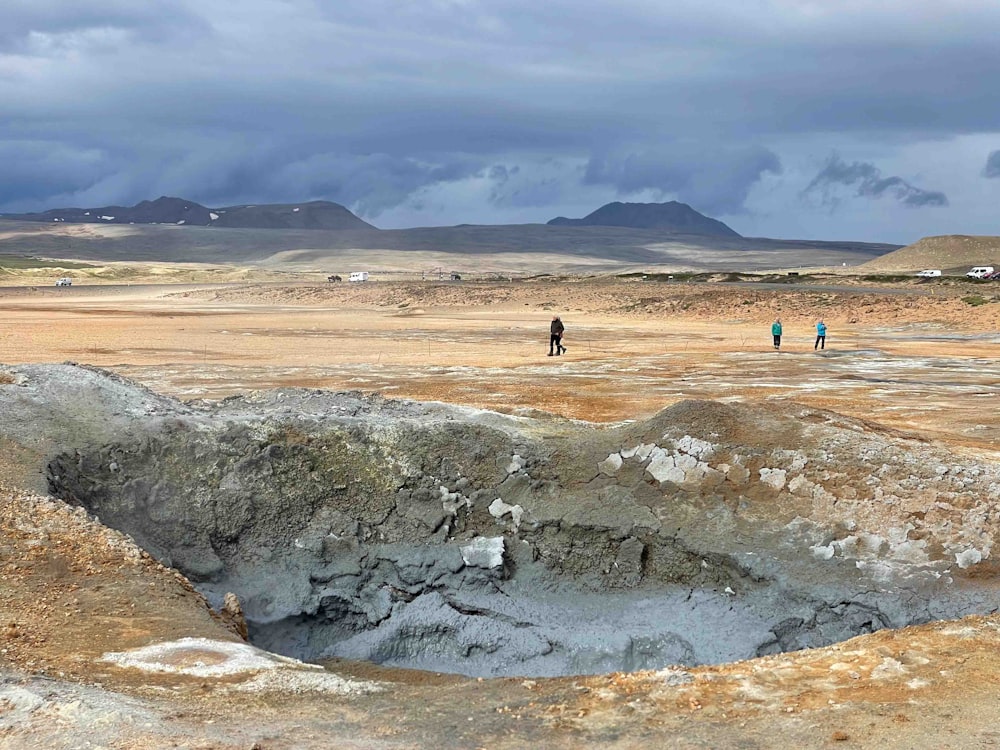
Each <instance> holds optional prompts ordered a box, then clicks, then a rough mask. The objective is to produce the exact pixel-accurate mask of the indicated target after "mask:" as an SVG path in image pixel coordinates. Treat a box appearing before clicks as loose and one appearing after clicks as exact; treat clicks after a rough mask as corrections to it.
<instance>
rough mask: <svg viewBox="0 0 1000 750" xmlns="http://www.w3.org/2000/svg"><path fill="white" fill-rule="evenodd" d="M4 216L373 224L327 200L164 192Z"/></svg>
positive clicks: (251, 224) (292, 225) (286, 225)
mask: <svg viewBox="0 0 1000 750" xmlns="http://www.w3.org/2000/svg"><path fill="white" fill-rule="evenodd" d="M3 218H4V219H16V220H19V221H44V222H56V223H61V222H65V223H68V224H185V225H190V226H200V227H208V226H219V227H234V228H235V227H239V228H248V229H375V228H376V227H373V226H372V225H371V224H369V223H367V222H365V221H362V220H361V219H359V218H358V217H357V216H355V215H354V214H352V213H351V212H350V211H348V210H347V209H346V208H344V207H343V206H341V205H340V204H339V203H331V202H330V201H310V202H308V203H289V204H258V205H247V206H227V207H226V208H206V207H205V206H202V205H200V204H198V203H195V202H194V201H188V200H184V199H183V198H168V197H167V196H163V197H161V198H157V199H156V200H155V201H142V202H141V203H137V204H136V205H134V206H102V207H100V208H53V209H51V210H49V211H44V212H42V213H33V214H4V215H3Z"/></svg>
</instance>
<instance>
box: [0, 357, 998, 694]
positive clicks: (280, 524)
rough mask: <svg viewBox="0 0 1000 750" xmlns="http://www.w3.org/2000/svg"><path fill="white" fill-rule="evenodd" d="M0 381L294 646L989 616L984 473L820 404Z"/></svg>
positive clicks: (989, 538)
mask: <svg viewBox="0 0 1000 750" xmlns="http://www.w3.org/2000/svg"><path fill="white" fill-rule="evenodd" d="M5 372H7V373H8V375H7V377H8V379H9V380H10V381H11V382H10V383H9V385H7V386H5V387H3V388H0V413H2V415H3V420H4V421H3V424H4V438H5V439H6V440H7V441H9V442H10V443H12V444H14V445H17V446H20V450H22V451H30V450H35V451H37V455H38V456H39V458H40V461H39V464H38V470H39V471H44V474H45V481H46V483H47V485H48V489H49V492H50V494H52V495H54V496H56V497H58V498H62V499H64V500H66V501H67V502H69V503H71V504H74V505H80V506H82V507H83V508H85V509H86V510H87V511H89V512H91V513H93V514H96V515H97V516H98V517H99V518H100V520H101V521H102V522H103V523H105V524H107V525H109V526H111V527H113V528H116V529H119V530H122V531H124V532H126V533H127V534H129V535H131V536H132V537H133V538H134V539H135V540H136V541H137V542H138V543H139V544H140V545H141V546H142V547H143V548H144V549H145V550H147V551H148V552H150V553H151V554H152V555H154V556H155V557H156V558H157V559H159V560H160V561H162V562H163V563H164V564H165V565H168V566H174V567H176V568H177V569H178V570H180V571H181V572H183V573H184V574H185V575H186V576H187V577H188V578H189V579H190V580H191V581H192V582H193V583H194V584H195V586H196V587H197V588H198V590H199V591H201V592H202V593H204V594H205V596H206V597H207V598H208V599H209V601H210V602H211V603H212V604H213V605H214V606H216V607H218V608H222V606H223V602H224V599H225V598H226V595H227V594H230V593H232V594H235V595H236V596H237V597H238V599H239V601H240V602H241V604H242V610H243V613H244V615H245V617H246V619H247V622H248V625H249V632H250V638H251V641H252V642H254V643H255V644H256V645H259V646H261V647H263V648H265V649H268V650H271V651H275V652H277V653H280V654H285V655H289V656H294V657H297V658H301V659H304V660H309V661H318V662H322V661H324V660H327V659H358V660H370V661H373V662H376V663H379V664H385V665H391V666H400V667H413V668H419V669H426V670H433V671H438V672H456V673H462V674H466V675H476V676H497V675H507V676H514V675H517V676H554V675H568V674H592V673H599V672H608V671H632V670H639V669H648V668H659V667H663V666H665V665H670V664H674V665H687V666H691V665H697V664H714V663H719V662H728V661H734V660H739V659H745V658H749V657H754V656H760V655H764V654H773V653H777V652H782V651H788V650H795V649H801V648H805V647H812V646H822V645H826V644H830V643H834V642H837V641H840V640H844V639H847V638H850V637H852V636H855V635H858V634H863V633H870V632H873V631H876V630H880V629H883V628H899V627H902V626H905V625H909V624H914V623H924V622H928V621H931V620H936V619H944V618H956V617H960V616H963V615H966V614H970V613H989V612H994V611H995V610H996V607H997V605H996V601H997V587H996V584H995V582H994V580H993V576H994V573H995V571H994V563H993V561H992V559H991V555H990V553H991V548H992V544H993V539H994V538H995V534H996V531H997V518H996V517H995V512H994V511H993V510H992V508H994V507H996V501H997V499H998V497H997V496H998V493H1000V476H998V471H997V469H996V468H995V465H992V464H990V465H984V464H983V463H982V462H979V461H977V460H976V459H975V458H974V457H971V456H965V455H962V454H961V453H959V452H955V451H951V450H949V449H947V448H945V447H942V446H940V445H935V444H932V443H929V442H927V441H926V440H924V439H922V438H920V437H918V436H915V435H911V434H907V433H902V432H897V431H893V430H889V429H887V428H884V427H880V426H878V425H875V424H872V423H867V422H865V421H862V420H857V419H852V418H848V417H844V416H841V415H838V414H835V413H833V412H830V411H824V410H820V409H815V408H811V407H807V406H801V405H796V406H793V407H791V408H790V407H789V405H788V404H787V403H786V404H782V405H781V406H780V407H779V406H776V405H773V404H766V403H765V404H756V405H747V404H723V403H718V402H711V401H684V402H681V403H678V404H675V405H674V406H672V407H669V408H667V409H665V410H663V411H661V412H660V413H658V414H656V415H655V416H653V417H652V418H650V419H647V420H643V421H639V422H634V423H623V424H616V425H604V426H601V425H593V424H589V423H584V422H579V421H571V420H563V419H558V418H552V417H548V418H529V417H517V416H507V415H501V414H497V413H494V412H487V411H481V410H477V409H473V408H468V407H456V406H448V405H444V404H430V403H419V402H411V401H388V400H384V399H383V398H381V397H378V396H372V395H363V394H358V393H349V392H344V393H330V392H324V391H314V390H304V389H282V390H276V391H268V392H257V393H254V394H250V395H246V396H240V397H232V398H229V399H225V400H223V401H220V402H192V403H183V402H180V401H176V400H174V399H172V398H168V397H164V396H161V395H157V394H155V393H153V392H151V391H148V390H146V389H144V388H142V387H139V386H137V385H135V384H133V383H131V382H130V381H127V380H124V379H122V378H119V377H117V376H114V375H112V374H110V373H107V372H104V371H100V370H95V369H90V368H82V367H75V366H68V365H50V366H48V365H47V366H23V367H12V368H7V369H6V370H5Z"/></svg>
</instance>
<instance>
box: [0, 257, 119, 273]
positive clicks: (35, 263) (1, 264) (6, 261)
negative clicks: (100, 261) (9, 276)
mask: <svg viewBox="0 0 1000 750" xmlns="http://www.w3.org/2000/svg"><path fill="white" fill-rule="evenodd" d="M99 267H100V266H96V265H94V264H93V263H78V262H77V261H72V260H49V259H47V258H30V257H26V256H23V255H0V268H9V269H19V270H20V269H25V268H67V269H71V268H99Z"/></svg>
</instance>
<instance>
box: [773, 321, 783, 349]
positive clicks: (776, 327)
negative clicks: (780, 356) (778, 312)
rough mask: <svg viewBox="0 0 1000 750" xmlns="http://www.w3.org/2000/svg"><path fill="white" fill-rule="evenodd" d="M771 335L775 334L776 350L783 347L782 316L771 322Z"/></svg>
mask: <svg viewBox="0 0 1000 750" xmlns="http://www.w3.org/2000/svg"><path fill="white" fill-rule="evenodd" d="M771 335H772V336H774V350H775V351H778V349H780V348H781V318H775V319H774V322H773V323H772V324H771Z"/></svg>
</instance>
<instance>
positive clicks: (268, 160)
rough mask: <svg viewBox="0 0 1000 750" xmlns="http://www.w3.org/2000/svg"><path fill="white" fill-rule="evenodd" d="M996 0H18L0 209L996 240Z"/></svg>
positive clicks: (0, 48)
mask: <svg viewBox="0 0 1000 750" xmlns="http://www.w3.org/2000/svg"><path fill="white" fill-rule="evenodd" d="M998 90H1000V2H997V0H933V1H931V0H879V2H872V1H871V0H836V1H834V0H811V1H806V0H685V1H683V2H667V1H665V0H616V1H615V2H610V1H609V2H603V1H598V0H544V1H542V0H482V1H480V0H239V1H238V2H237V1H236V0H232V1H229V0H143V2H137V1H136V0H104V2H101V3H81V2H78V0H4V2H3V17H2V21H0V212H13V211H31V210H42V209H46V208H54V207H64V206H71V205H72V206H87V207H90V206H99V205H104V204H114V203H118V204H132V203H135V202H137V201H139V200H143V199H146V198H155V197H157V196H160V195H175V196H181V197H185V198H188V199H191V200H195V201H198V202H200V203H203V204H205V205H209V206H223V205H229V204H236V203H246V202H296V201H305V200H310V199H328V200H334V201H337V202H339V203H343V204H344V205H346V206H348V207H349V208H351V209H353V210H354V211H355V212H356V213H358V214H359V215H360V216H362V217H363V218H365V219H367V220H369V221H371V222H372V223H374V224H376V225H377V226H381V227H385V228H391V227H403V226H426V225H439V224H457V223H511V222H542V221H547V220H548V219H551V218H553V217H554V216H558V215H563V216H571V217H578V216H583V215H585V214H587V213H589V212H590V211H592V210H594V209H595V208H597V207H598V206H600V205H602V204H604V203H606V202H608V201H612V200H623V201H664V200H679V201H683V202H685V203H689V204H691V205H692V206H694V207H695V208H696V209H698V210H699V211H702V212H704V213H707V214H709V215H711V216H714V217H716V218H719V219H722V220H723V221H725V222H727V223H728V224H729V225H730V226H732V227H733V228H734V229H736V230H737V231H738V232H740V233H742V234H744V235H748V236H771V237H796V238H820V239H856V240H870V241H886V242H900V243H904V242H909V241H912V240H915V239H917V238H919V237H921V236H924V235H928V234H946V233H965V234H1000V210H998V209H1000V95H998Z"/></svg>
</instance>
